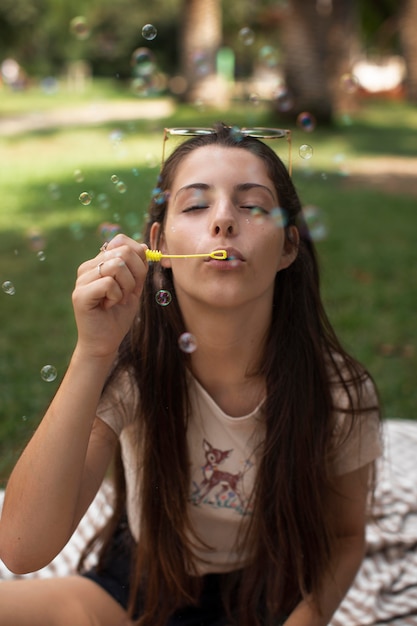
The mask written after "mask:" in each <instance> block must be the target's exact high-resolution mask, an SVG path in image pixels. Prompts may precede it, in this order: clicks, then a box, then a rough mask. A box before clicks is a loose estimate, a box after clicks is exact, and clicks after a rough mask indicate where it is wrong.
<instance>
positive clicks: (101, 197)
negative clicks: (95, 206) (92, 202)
mask: <svg viewBox="0 0 417 626" xmlns="http://www.w3.org/2000/svg"><path fill="white" fill-rule="evenodd" d="M97 202H98V203H99V205H100V207H101V208H102V209H103V210H104V209H108V208H109V207H110V201H109V197H108V195H107V194H106V193H99V194H98V196H97Z"/></svg>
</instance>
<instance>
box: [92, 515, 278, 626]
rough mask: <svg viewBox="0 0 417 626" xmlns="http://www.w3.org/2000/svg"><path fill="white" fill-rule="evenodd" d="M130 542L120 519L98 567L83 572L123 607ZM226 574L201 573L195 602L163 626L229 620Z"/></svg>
mask: <svg viewBox="0 0 417 626" xmlns="http://www.w3.org/2000/svg"><path fill="white" fill-rule="evenodd" d="M133 546H134V541H133V538H132V536H131V534H130V531H129V529H128V526H127V523H123V524H122V525H121V526H120V527H119V528H118V530H117V532H116V534H115V536H114V541H113V542H112V548H111V550H110V551H109V553H108V555H107V556H106V559H105V562H104V564H103V566H102V567H101V568H100V571H97V569H92V570H90V571H87V572H85V573H84V574H83V576H85V577H87V578H89V579H90V580H93V581H94V582H95V583H97V584H98V585H100V586H101V587H102V588H103V589H105V591H107V592H108V593H109V594H110V595H111V596H112V597H113V598H114V599H115V600H116V601H117V602H118V603H119V604H120V605H121V606H122V607H123V608H125V609H127V605H128V601H129V592H130V587H129V578H130V564H131V557H130V555H131V550H132V548H133ZM225 576H227V575H225V574H206V575H205V576H203V585H202V592H201V596H200V600H199V603H198V605H197V606H185V607H183V608H181V609H178V610H177V611H175V613H173V615H172V616H171V617H170V619H169V620H168V622H167V624H166V626H226V625H227V623H228V621H227V618H226V614H225V610H224V606H223V601H222V587H223V584H224V579H225ZM140 614H141V599H140V597H139V598H138V601H137V605H136V612H135V616H134V617H135V618H136V619H137V618H138V617H139V616H140ZM283 622H284V619H282V620H278V621H277V623H276V626H279V625H280V624H282V623H283Z"/></svg>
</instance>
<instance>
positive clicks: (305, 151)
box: [298, 143, 313, 159]
mask: <svg viewBox="0 0 417 626" xmlns="http://www.w3.org/2000/svg"><path fill="white" fill-rule="evenodd" d="M298 153H299V155H300V157H301V158H302V159H311V157H312V156H313V148H312V146H309V145H308V143H303V145H302V146H300V148H299V150H298Z"/></svg>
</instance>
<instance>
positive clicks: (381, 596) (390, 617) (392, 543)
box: [0, 420, 417, 626]
mask: <svg viewBox="0 0 417 626" xmlns="http://www.w3.org/2000/svg"><path fill="white" fill-rule="evenodd" d="M384 431H385V433H384V439H385V455H384V458H383V459H382V460H381V461H380V462H379V463H378V468H377V476H378V478H377V488H376V498H375V516H374V520H373V521H372V522H370V523H369V524H368V526H367V531H366V538H367V550H366V556H365V558H364V561H363V563H362V566H361V568H360V570H359V572H358V575H357V577H356V579H355V582H354V584H353V585H352V587H351V589H350V590H349V592H348V594H347V595H346V597H345V599H344V600H343V602H342V604H341V605H340V607H339V609H338V610H337V612H336V613H335V615H334V616H333V619H332V621H331V622H330V625H329V626H384V625H387V624H389V625H393V626H417V422H413V421H407V420H386V422H385V424H384ZM2 500H3V494H0V509H1V504H2ZM111 508H112V489H111V486H110V485H109V483H107V482H105V483H104V484H103V486H102V488H101V489H100V491H99V492H98V494H97V496H96V498H95V500H94V502H93V503H92V505H91V506H90V508H89V510H88V511H87V513H86V515H85V516H84V518H83V519H82V520H81V522H80V525H79V527H78V529H77V531H76V532H75V533H74V535H73V537H72V538H71V540H70V541H69V543H68V544H67V545H66V547H65V548H64V549H63V550H62V552H61V553H60V554H59V555H58V556H57V557H56V558H55V559H54V560H53V561H52V562H51V563H50V564H49V565H48V566H47V567H45V568H43V569H41V570H39V571H38V572H34V573H32V574H27V575H25V576H24V578H30V577H32V578H33V577H44V578H45V577H50V576H65V575H66V574H70V573H73V572H74V570H75V567H76V564H77V562H78V557H79V554H80V551H81V550H82V548H83V546H84V545H85V543H86V542H87V541H88V539H89V538H90V537H91V536H92V535H93V534H94V532H95V530H96V528H98V527H100V526H101V525H102V524H103V522H104V521H105V519H107V517H108V516H109V514H110V512H111ZM92 559H94V556H93V557H92ZM92 562H93V561H91V563H92ZM6 578H8V579H10V578H22V577H16V576H14V575H13V574H12V573H11V572H9V570H7V568H6V567H5V566H4V564H3V563H2V562H1V561H0V581H1V579H6ZM0 584H1V582H0Z"/></svg>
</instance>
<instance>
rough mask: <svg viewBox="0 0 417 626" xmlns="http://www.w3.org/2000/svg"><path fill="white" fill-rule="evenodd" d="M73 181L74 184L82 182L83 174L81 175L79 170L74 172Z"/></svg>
mask: <svg viewBox="0 0 417 626" xmlns="http://www.w3.org/2000/svg"><path fill="white" fill-rule="evenodd" d="M74 180H75V182H76V183H82V182H83V180H84V174H83V173H82V171H81V170H79V169H76V170H74Z"/></svg>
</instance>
